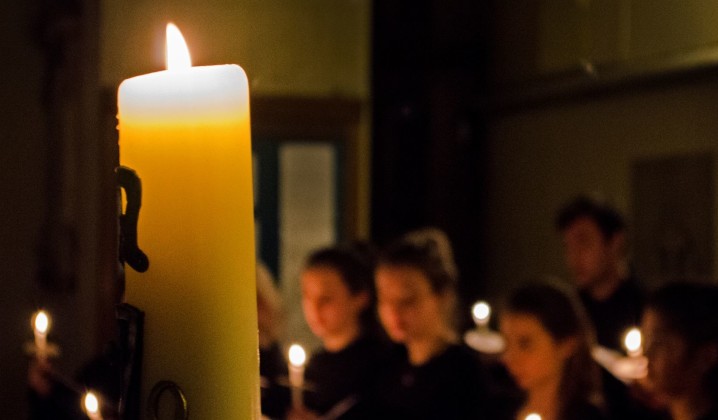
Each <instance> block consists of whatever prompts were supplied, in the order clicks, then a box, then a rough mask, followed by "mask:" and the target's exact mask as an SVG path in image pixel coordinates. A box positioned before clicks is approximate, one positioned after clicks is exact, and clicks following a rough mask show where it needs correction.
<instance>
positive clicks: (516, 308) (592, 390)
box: [503, 280, 603, 418]
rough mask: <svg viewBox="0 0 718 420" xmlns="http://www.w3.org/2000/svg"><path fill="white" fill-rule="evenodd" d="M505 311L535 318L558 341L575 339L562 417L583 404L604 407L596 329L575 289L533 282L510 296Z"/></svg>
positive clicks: (564, 376) (563, 383)
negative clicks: (595, 352)
mask: <svg viewBox="0 0 718 420" xmlns="http://www.w3.org/2000/svg"><path fill="white" fill-rule="evenodd" d="M503 311H504V312H508V313H515V314H523V315H530V316H533V317H535V318H536V319H537V320H538V322H539V323H540V324H541V326H542V327H543V328H544V329H545V330H546V331H547V332H548V334H549V335H550V336H551V337H552V338H553V339H554V340H555V341H563V340H567V339H574V340H575V343H576V344H575V348H574V352H573V354H572V355H571V356H570V357H569V358H568V359H566V361H565V364H564V366H563V370H562V373H561V379H560V384H559V390H558V395H559V398H560V399H559V401H558V408H559V411H558V412H559V416H558V418H565V417H566V416H567V415H568V413H570V412H571V410H572V409H574V408H575V407H576V406H577V405H580V404H582V403H590V404H593V405H596V406H598V407H602V406H603V400H602V397H601V382H600V381H601V380H600V370H599V368H598V365H597V364H596V363H595V362H594V361H593V358H592V356H591V348H592V347H593V345H594V343H595V336H594V331H593V327H592V326H591V324H590V322H589V319H588V315H587V314H586V311H585V310H584V308H583V306H582V305H581V303H580V300H579V298H578V296H577V295H576V293H575V292H574V291H573V290H572V289H570V288H569V287H567V286H566V285H564V284H561V283H558V282H557V281H555V280H536V281H532V282H530V283H528V284H526V285H524V286H521V287H519V288H517V289H516V290H514V291H513V293H511V294H510V295H509V296H508V298H507V299H506V301H505V303H504V307H503Z"/></svg>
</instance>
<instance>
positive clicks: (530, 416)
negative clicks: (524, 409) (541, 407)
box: [525, 413, 541, 420]
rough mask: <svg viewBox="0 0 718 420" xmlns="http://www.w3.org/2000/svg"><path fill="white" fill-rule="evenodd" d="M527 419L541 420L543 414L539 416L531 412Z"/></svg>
mask: <svg viewBox="0 0 718 420" xmlns="http://www.w3.org/2000/svg"><path fill="white" fill-rule="evenodd" d="M525 420H541V416H539V415H538V414H536V413H531V414H529V415H528V416H526V419H525Z"/></svg>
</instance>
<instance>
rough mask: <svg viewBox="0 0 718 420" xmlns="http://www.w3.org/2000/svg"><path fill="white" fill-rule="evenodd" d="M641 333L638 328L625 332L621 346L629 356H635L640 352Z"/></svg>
mask: <svg viewBox="0 0 718 420" xmlns="http://www.w3.org/2000/svg"><path fill="white" fill-rule="evenodd" d="M641 341H642V337H641V331H640V330H639V329H638V328H631V329H630V330H628V332H626V336H625V338H624V339H623V345H624V346H625V347H626V350H627V351H628V353H629V354H636V353H638V352H640V351H641V345H642V343H641Z"/></svg>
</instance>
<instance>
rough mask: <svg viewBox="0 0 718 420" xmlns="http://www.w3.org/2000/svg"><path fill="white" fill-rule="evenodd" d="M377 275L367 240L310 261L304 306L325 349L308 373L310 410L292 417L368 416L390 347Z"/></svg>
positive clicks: (306, 401) (320, 253)
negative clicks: (379, 318)
mask: <svg viewBox="0 0 718 420" xmlns="http://www.w3.org/2000/svg"><path fill="white" fill-rule="evenodd" d="M373 275H374V255H373V251H372V249H371V246H369V245H368V244H365V243H362V242H355V243H351V244H342V245H338V246H334V247H328V248H322V249H318V250H316V251H314V252H313V253H312V254H310V255H309V256H308V257H307V259H306V262H305V264H304V268H303V270H302V272H301V275H300V280H301V290H302V308H303V310H304V316H305V319H306V321H307V324H308V325H309V327H310V329H311V331H312V333H313V334H315V335H316V336H317V337H318V338H319V339H320V340H321V342H322V346H321V348H320V349H319V350H318V351H316V352H314V353H313V354H312V355H311V357H310V358H309V360H308V362H307V366H306V369H305V372H304V377H305V384H306V386H307V389H306V390H305V391H304V405H305V409H302V408H299V409H297V408H293V410H292V412H291V413H290V418H292V419H304V418H317V417H318V416H322V418H331V419H343V420H347V419H363V418H368V414H367V411H366V410H367V405H366V404H367V402H366V395H367V393H368V392H369V389H370V388H371V386H372V385H373V384H374V381H375V376H376V375H377V372H379V371H380V365H381V363H382V360H383V358H384V357H385V354H386V348H387V345H388V341H387V340H386V338H385V336H383V335H382V333H381V328H380V326H379V324H378V321H377V319H376V310H375V309H376V304H375V302H376V297H375V293H374V277H373Z"/></svg>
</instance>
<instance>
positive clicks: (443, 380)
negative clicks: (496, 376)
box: [373, 344, 491, 420]
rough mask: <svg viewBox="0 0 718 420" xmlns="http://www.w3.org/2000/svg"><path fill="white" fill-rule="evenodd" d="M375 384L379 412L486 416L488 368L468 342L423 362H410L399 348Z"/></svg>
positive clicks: (443, 419)
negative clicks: (418, 363) (413, 363)
mask: <svg viewBox="0 0 718 420" xmlns="http://www.w3.org/2000/svg"><path fill="white" fill-rule="evenodd" d="M392 360H393V361H392V363H391V364H390V365H389V366H388V367H387V370H386V371H385V372H384V375H383V376H382V379H381V380H380V382H379V383H378V384H377V386H376V387H375V391H376V392H375V398H376V407H375V409H376V411H377V413H376V415H375V416H374V417H373V418H396V419H413V420H422V419H427V420H428V419H432V420H433V419H437V420H452V419H460V420H463V419H486V418H490V417H491V414H489V411H488V409H489V407H487V404H486V396H487V389H488V388H487V384H486V376H485V371H484V369H483V367H482V365H481V363H480V362H479V358H478V354H477V353H476V352H474V351H473V350H472V349H470V348H469V347H467V346H465V345H458V344H457V345H451V346H450V347H448V348H447V349H446V350H444V351H443V352H442V353H441V354H439V355H437V356H435V357H434V358H432V359H431V360H429V361H428V362H426V363H424V364H423V365H421V366H414V365H412V364H410V363H409V359H408V355H407V352H406V349H405V348H404V347H403V346H402V347H400V348H398V349H397V350H396V351H395V352H394V354H393V356H392Z"/></svg>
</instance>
